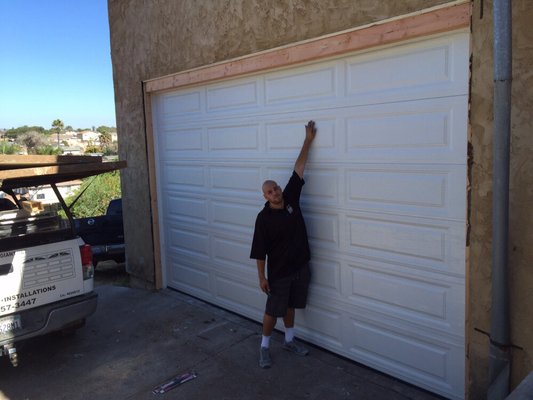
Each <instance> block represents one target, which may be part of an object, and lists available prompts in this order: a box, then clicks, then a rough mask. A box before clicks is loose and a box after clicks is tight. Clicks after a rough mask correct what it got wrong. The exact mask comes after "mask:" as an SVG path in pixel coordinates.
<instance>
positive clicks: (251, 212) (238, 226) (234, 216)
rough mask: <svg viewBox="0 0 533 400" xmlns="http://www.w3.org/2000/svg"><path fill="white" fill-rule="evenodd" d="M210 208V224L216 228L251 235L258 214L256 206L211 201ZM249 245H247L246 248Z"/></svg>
mask: <svg viewBox="0 0 533 400" xmlns="http://www.w3.org/2000/svg"><path fill="white" fill-rule="evenodd" d="M211 207H212V213H211V215H212V223H213V224H214V225H216V227H217V228H220V229H224V230H228V231H239V232H244V233H246V234H250V233H253V226H254V225H255V219H256V217H257V213H258V207H257V205H255V206H252V205H247V204H244V203H235V202H223V201H213V202H212V205H211ZM249 245H250V244H249V243H248V244H247V246H249ZM249 250H250V249H248V252H249ZM249 255H250V254H248V256H249ZM241 262H242V259H241Z"/></svg>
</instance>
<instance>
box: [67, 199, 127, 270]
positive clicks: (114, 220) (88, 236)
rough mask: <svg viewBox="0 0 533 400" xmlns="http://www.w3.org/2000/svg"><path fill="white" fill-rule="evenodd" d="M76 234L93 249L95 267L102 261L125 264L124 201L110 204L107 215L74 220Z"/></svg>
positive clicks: (116, 200) (115, 200) (113, 201)
mask: <svg viewBox="0 0 533 400" xmlns="http://www.w3.org/2000/svg"><path fill="white" fill-rule="evenodd" d="M74 227H75V230H76V233H77V234H78V235H79V236H80V237H81V238H82V239H83V241H84V242H85V243H88V244H90V245H91V247H92V252H93V265H94V266H95V267H96V265H97V264H98V263H99V262H100V261H107V260H113V261H115V262H117V263H121V262H124V259H125V246H124V225H123V222H122V199H114V200H111V201H110V202H109V205H108V206H107V211H106V213H105V215H101V216H97V217H88V218H76V219H74Z"/></svg>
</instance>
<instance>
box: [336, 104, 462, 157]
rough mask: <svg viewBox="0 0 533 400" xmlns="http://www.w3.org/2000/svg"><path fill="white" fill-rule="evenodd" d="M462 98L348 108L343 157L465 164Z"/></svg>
mask: <svg viewBox="0 0 533 400" xmlns="http://www.w3.org/2000/svg"><path fill="white" fill-rule="evenodd" d="M467 102H468V99H467V97H466V96H461V97H454V98H451V99H450V98H446V99H431V100H427V99H426V100H421V101H412V102H405V103H398V104H393V105H391V104H385V105H373V106H365V107H358V108H352V109H350V110H349V111H350V115H349V116H347V118H346V143H347V145H346V148H347V154H346V156H347V157H349V158H350V159H356V160H360V161H364V162H383V161H386V162H388V163H393V162H407V163H409V162H417V163H447V164H450V163H454V164H465V163H466V137H465V136H464V135H462V133H464V130H465V121H466V120H467V110H468V108H467Z"/></svg>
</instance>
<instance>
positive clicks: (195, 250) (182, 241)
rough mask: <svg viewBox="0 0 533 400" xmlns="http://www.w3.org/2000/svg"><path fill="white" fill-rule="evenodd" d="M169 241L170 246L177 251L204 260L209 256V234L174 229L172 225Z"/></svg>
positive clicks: (168, 236)
mask: <svg viewBox="0 0 533 400" xmlns="http://www.w3.org/2000/svg"><path fill="white" fill-rule="evenodd" d="M180 226H182V225H180ZM167 239H168V244H169V245H170V246H171V247H172V248H173V249H175V250H179V251H181V252H184V253H187V254H189V255H192V256H195V257H201V258H204V259H207V257H208V256H209V234H208V233H206V232H198V231H194V230H192V229H191V230H189V229H185V228H178V227H172V225H170V229H169V233H168V235H167Z"/></svg>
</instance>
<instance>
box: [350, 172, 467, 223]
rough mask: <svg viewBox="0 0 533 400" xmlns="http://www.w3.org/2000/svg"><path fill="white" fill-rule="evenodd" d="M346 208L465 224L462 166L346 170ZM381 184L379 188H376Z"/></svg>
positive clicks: (464, 181)
mask: <svg viewBox="0 0 533 400" xmlns="http://www.w3.org/2000/svg"><path fill="white" fill-rule="evenodd" d="M345 176H346V183H345V187H346V188H347V191H346V192H345V196H346V198H345V204H346V205H347V206H348V207H350V208H352V209H357V210H366V211H370V212H372V211H377V212H388V213H395V214H407V215H415V216H421V217H424V216H425V217H431V218H435V217H442V218H446V219H456V220H464V218H465V210H464V209H463V208H462V207H457V204H458V203H462V202H463V201H464V198H465V190H464V188H465V187H466V175H465V173H464V167H463V166H453V165H452V166H424V165H422V166H420V165H401V166H391V165H376V166H375V167H372V168H370V167H368V166H361V167H359V168H353V169H348V170H346V173H345ZM376 183H379V184H376Z"/></svg>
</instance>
